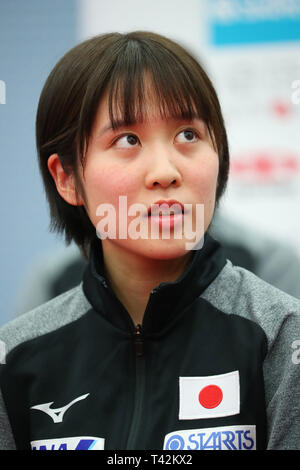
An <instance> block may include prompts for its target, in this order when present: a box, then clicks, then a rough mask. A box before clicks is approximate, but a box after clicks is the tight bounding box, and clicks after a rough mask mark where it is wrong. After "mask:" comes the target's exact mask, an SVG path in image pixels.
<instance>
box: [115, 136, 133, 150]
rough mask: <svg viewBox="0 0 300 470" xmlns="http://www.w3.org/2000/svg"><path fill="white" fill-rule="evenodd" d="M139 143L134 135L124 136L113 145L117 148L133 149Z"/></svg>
mask: <svg viewBox="0 0 300 470" xmlns="http://www.w3.org/2000/svg"><path fill="white" fill-rule="evenodd" d="M138 143H139V139H138V138H137V136H136V135H134V134H126V135H123V136H121V137H119V138H118V139H117V140H115V141H114V145H115V146H116V147H118V148H130V147H135V146H136V145H137V144H138Z"/></svg>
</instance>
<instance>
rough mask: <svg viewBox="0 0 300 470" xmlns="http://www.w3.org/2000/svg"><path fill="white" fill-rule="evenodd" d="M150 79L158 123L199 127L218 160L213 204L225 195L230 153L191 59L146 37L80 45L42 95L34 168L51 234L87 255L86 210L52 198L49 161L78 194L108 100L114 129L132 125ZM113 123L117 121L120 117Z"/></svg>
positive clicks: (166, 42) (212, 96)
mask: <svg viewBox="0 0 300 470" xmlns="http://www.w3.org/2000/svg"><path fill="white" fill-rule="evenodd" d="M146 74H147V76H150V78H151V79H152V80H151V81H152V85H153V92H154V93H155V96H156V98H157V103H158V106H159V110H160V113H161V115H162V117H169V116H172V117H183V118H186V119H192V118H193V117H200V118H201V119H203V120H204V122H205V123H206V125H207V128H208V130H209V132H210V135H211V137H212V139H213V142H214V145H215V148H216V150H217V152H218V155H219V177H218V185H217V191H216V204H218V202H219V199H220V197H221V195H222V194H223V192H224V190H225V187H226V183H227V179H228V169H229V151H228V142H227V135H226V130H225V126H224V121H223V116H222V112H221V108H220V104H219V100H218V97H217V94H216V92H215V89H214V87H213V85H212V83H211V81H210V79H209V77H208V76H207V74H206V72H205V71H204V69H203V67H202V66H201V65H200V63H199V62H198V60H196V59H195V58H194V57H193V55H192V54H191V53H190V52H189V51H187V50H186V49H185V48H183V47H182V46H181V45H179V44H178V43H176V42H174V41H173V40H171V39H168V38H166V37H164V36H162V35H159V34H156V33H152V32H148V31H134V32H130V33H127V34H120V33H108V34H103V35H99V36H96V37H93V38H91V39H88V40H85V41H84V42H82V43H80V44H78V45H76V46H75V47H73V48H72V49H71V50H70V51H68V52H67V53H66V54H65V55H64V56H63V57H62V58H61V59H60V60H59V62H58V63H57V64H56V66H55V67H54V69H53V70H52V72H51V73H50V75H49V77H48V78H47V80H46V82H45V85H44V87H43V90H42V93H41V96H40V100H39V104H38V110H37V117H36V143H37V151H38V156H39V166H40V170H41V174H42V178H43V182H44V186H45V191H46V196H47V199H48V203H49V207H50V217H51V223H50V230H51V231H56V232H58V233H64V235H65V240H66V243H67V244H69V243H70V242H71V241H74V242H75V243H76V244H77V245H78V246H79V247H80V249H81V250H82V252H83V253H85V254H86V253H87V252H88V249H89V245H90V242H91V240H92V238H94V237H95V227H94V226H93V225H92V223H91V221H90V219H89V217H88V215H87V213H86V211H85V208H84V206H72V205H70V204H68V203H67V202H66V201H65V200H64V199H63V198H62V197H61V196H60V195H59V193H58V192H57V190H56V185H55V182H54V180H53V178H52V176H51V174H50V172H49V170H48V166H47V161H48V158H49V156H50V155H51V154H53V153H57V154H58V156H59V159H60V162H61V164H62V167H63V168H64V170H65V171H66V172H69V171H70V172H72V173H73V175H74V177H75V180H76V183H77V188H80V181H79V178H78V164H82V165H84V160H85V153H86V150H87V147H88V141H89V137H90V134H91V131H92V126H93V123H94V119H95V116H96V112H97V109H98V106H99V103H100V101H101V98H102V97H103V96H104V93H108V97H109V98H108V99H109V101H108V102H109V114H110V119H111V125H112V127H114V126H115V125H117V120H118V118H119V117H120V115H121V118H122V120H123V121H124V122H125V124H128V125H129V124H132V123H134V122H137V121H139V120H142V119H143V116H144V115H145V111H146V110H145V102H146V100H145V93H146V91H145V89H144V88H145V87H144V83H145V82H144V80H145V75H146ZM117 116H118V117H117Z"/></svg>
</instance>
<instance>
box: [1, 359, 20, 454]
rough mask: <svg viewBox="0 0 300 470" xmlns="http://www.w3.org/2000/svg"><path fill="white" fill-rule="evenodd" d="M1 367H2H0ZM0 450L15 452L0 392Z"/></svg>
mask: <svg viewBox="0 0 300 470" xmlns="http://www.w3.org/2000/svg"><path fill="white" fill-rule="evenodd" d="M1 367H3V366H1ZM0 450H16V444H15V440H14V437H13V433H12V429H11V426H10V422H9V419H8V416H7V412H6V407H5V404H4V401H3V397H2V393H1V391H0Z"/></svg>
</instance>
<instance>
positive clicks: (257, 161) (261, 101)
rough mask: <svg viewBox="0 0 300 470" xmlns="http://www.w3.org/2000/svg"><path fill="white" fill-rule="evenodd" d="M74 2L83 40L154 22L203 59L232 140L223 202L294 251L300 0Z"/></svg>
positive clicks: (299, 235) (299, 155)
mask: <svg viewBox="0 0 300 470" xmlns="http://www.w3.org/2000/svg"><path fill="white" fill-rule="evenodd" d="M78 5H79V11H78V35H79V39H80V40H81V39H85V38H87V37H90V36H92V35H95V34H100V33H103V32H110V31H119V32H126V31H131V30H138V29H139V30H142V29H144V30H152V31H155V32H158V33H161V34H165V35H167V36H169V37H171V38H173V39H175V40H178V41H179V42H181V43H182V44H183V45H184V46H186V47H188V48H189V49H190V50H191V51H192V52H193V53H194V54H195V55H196V56H197V57H198V58H199V59H200V60H201V61H202V63H203V64H204V65H205V67H206V69H207V70H208V72H209V74H210V76H211V77H212V79H213V82H214V84H215V87H216V89H217V91H218V94H219V98H220V101H221V105H222V108H223V113H224V117H225V121H226V125H227V131H228V137H229V143H230V149H231V171H230V180H229V186H228V190H227V193H226V196H225V197H224V199H223V203H222V209H223V211H224V212H225V213H226V214H227V215H228V216H229V217H231V218H233V219H234V220H238V221H240V222H241V223H243V224H245V225H246V226H247V225H249V226H250V227H254V228H255V229H257V230H258V231H259V232H264V233H266V234H269V235H271V236H273V237H276V238H278V239H280V240H283V241H284V242H285V243H288V244H290V245H292V246H294V247H295V249H296V250H297V251H299V254H300V217H299V207H300V126H299V124H300V104H297V103H296V101H297V100H298V101H300V100H299V95H300V93H299V92H298V94H297V95H296V93H297V89H293V88H292V84H293V82H295V81H296V80H299V79H300V41H299V37H300V26H299V25H300V22H299V24H298V23H297V20H299V18H300V1H299V0H294V1H292V0H289V1H287V0H269V1H266V0H264V1H261V0H252V2H249V1H247V0H209V1H208V0H207V1H206V0H188V1H186V2H182V0H151V2H149V1H147V0H142V1H141V0H139V1H138V0H126V1H123V0H110V1H109V2H106V1H101V0H79V4H78ZM231 26H232V28H231ZM297 27H299V29H298V30H297ZM216 31H217V33H216ZM224 31H225V33H224ZM297 31H299V33H298V32H297ZM264 32H265V33H264ZM214 34H215V37H213V35H214ZM218 34H219V36H218ZM222 34H223V36H224V34H225V36H224V37H225V42H226V40H227V42H228V43H227V44H224V43H223V44H222ZM264 34H266V38H264ZM280 34H281V35H282V38H281V37H280ZM293 34H294V36H293ZM226 35H227V36H226ZM298 36H299V37H298ZM228 37H229V40H228ZM226 38H227V39H226ZM223 39H224V38H223ZM295 85H297V83H295ZM293 93H294V98H295V99H294V101H295V102H293V99H292V98H293Z"/></svg>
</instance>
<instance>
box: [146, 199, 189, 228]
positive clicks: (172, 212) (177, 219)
mask: <svg viewBox="0 0 300 470" xmlns="http://www.w3.org/2000/svg"><path fill="white" fill-rule="evenodd" d="M184 214H185V208H184V205H183V204H182V203H181V202H179V201H176V200H169V201H166V200H160V201H157V202H155V203H154V204H151V206H150V208H149V210H148V217H149V218H150V219H151V223H154V224H157V225H158V226H159V227H160V228H164V227H165V228H174V227H175V226H177V225H178V224H179V223H181V224H182V222H183V218H184Z"/></svg>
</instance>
